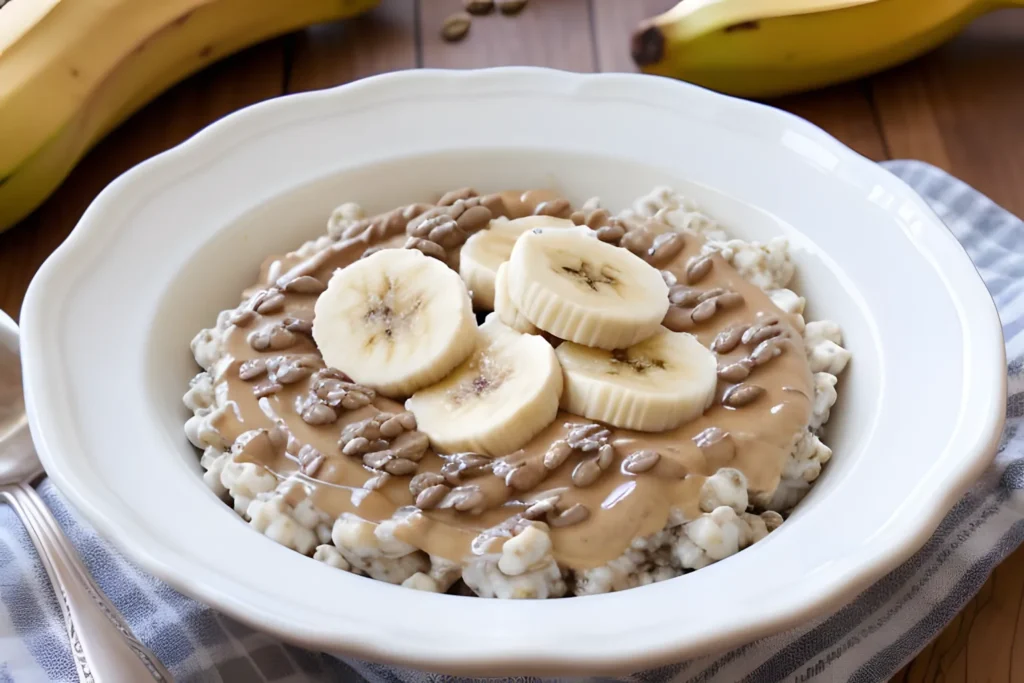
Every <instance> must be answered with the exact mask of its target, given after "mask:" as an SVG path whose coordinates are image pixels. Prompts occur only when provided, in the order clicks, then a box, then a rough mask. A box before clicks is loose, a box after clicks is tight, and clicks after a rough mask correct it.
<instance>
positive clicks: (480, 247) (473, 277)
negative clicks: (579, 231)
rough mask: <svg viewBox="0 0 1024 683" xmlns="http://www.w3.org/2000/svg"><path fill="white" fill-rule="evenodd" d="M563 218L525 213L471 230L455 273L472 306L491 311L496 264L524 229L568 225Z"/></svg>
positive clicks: (505, 257) (506, 256)
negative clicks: (475, 230)
mask: <svg viewBox="0 0 1024 683" xmlns="http://www.w3.org/2000/svg"><path fill="white" fill-rule="evenodd" d="M571 227H574V223H573V222H572V221H570V220H566V219H565V218H553V217H551V216H526V217H525V218H517V219H515V220H514V221H510V220H508V219H507V218H495V219H494V220H492V221H491V223H490V225H489V226H488V227H487V229H486V230H481V231H480V232H477V233H474V234H473V235H472V236H470V238H469V239H468V240H466V244H465V245H463V247H462V254H461V257H460V259H461V260H460V261H459V275H461V276H462V279H463V280H464V281H465V282H466V287H468V288H469V291H471V292H473V305H474V306H476V307H477V308H478V309H483V310H485V311H493V310H494V306H495V303H494V287H495V277H496V276H497V273H498V266H500V265H501V264H502V263H504V262H505V261H508V257H509V256H510V255H511V254H512V246H513V245H514V244H515V243H516V240H517V239H519V236H520V235H522V234H523V233H524V232H526V231H527V230H533V229H534V228H571Z"/></svg>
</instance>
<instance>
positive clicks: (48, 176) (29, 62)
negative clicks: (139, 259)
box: [0, 0, 379, 230]
mask: <svg viewBox="0 0 1024 683" xmlns="http://www.w3.org/2000/svg"><path fill="white" fill-rule="evenodd" d="M378 2H379V0H161V1H160V2H153V1H152V0H32V1H30V2H29V1H26V0H17V1H15V2H13V3H11V4H10V5H9V6H7V7H5V8H4V9H3V23H0V230H3V229H4V228H7V227H9V226H10V225H12V224H13V223H15V222H16V221H18V220H20V219H21V218H23V217H24V216H25V215H27V214H28V213H29V212H30V211H32V209H34V208H35V207H36V206H38V205H39V204H40V203H41V202H42V201H43V200H44V199H45V198H46V197H47V196H48V195H49V194H50V193H51V192H52V191H53V190H54V189H56V187H57V186H58V185H59V184H60V183H61V181H62V180H63V179H64V178H65V177H66V176H67V174H68V173H69V172H70V170H71V169H72V168H73V167H74V165H75V163H77V161H78V160H79V159H80V158H81V157H82V155H83V154H85V152H86V151H88V150H89V148H91V147H92V146H93V145H94V144H95V143H96V142H97V141H98V140H100V139H101V138H102V137H103V136H104V135H105V134H106V133H108V132H109V131H110V130H111V129H112V128H114V127H115V126H116V125H117V124H118V123H120V122H121V121H123V120H124V119H125V118H127V117H128V116H129V115H130V114H131V113H132V112H134V111H135V110H136V109H138V108H139V107H141V106H142V105H144V104H145V103H146V102H148V101H149V100H150V99H152V98H153V97H155V96H156V95H157V94H159V93H160V92H162V91H163V90H165V89H166V88H168V87H169V86H170V85H172V84H173V83H175V82H177V81H178V80H180V79H182V78H184V77H185V76H187V75H189V74H190V73H193V72H195V71H197V70H199V69H201V68H202V67H204V66H206V65H207V64H210V63H211V62H213V61H216V60H217V59H220V58H222V57H224V56H226V55H228V54H230V53H232V52H235V51H237V50H240V49H242V48H244V47H246V46H248V45H251V44H253V43H257V42H259V41H262V40H265V39H267V38H270V37H272V36H275V35H279V34H282V33H287V32H288V31H292V30H295V29H297V28H301V27H302V26H306V25H308V24H312V23H317V22H321V21H329V20H333V19H338V18H343V17H348V16H353V15H355V14H359V13H361V12H363V11H366V10H368V9H370V8H372V7H373V6H375V5H376V4H378ZM19 7H21V8H22V9H21V13H20V15H17V16H16V15H14V14H13V13H12V14H11V15H10V16H9V15H8V12H11V11H12V10H15V9H18V8H19ZM29 7H32V9H31V10H30V9H29Z"/></svg>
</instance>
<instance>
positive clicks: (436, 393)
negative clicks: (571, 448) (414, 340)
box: [405, 313, 562, 457]
mask: <svg viewBox="0 0 1024 683" xmlns="http://www.w3.org/2000/svg"><path fill="white" fill-rule="evenodd" d="M479 340H480V341H479V346H478V348H477V350H476V352H475V353H474V354H473V355H472V356H470V357H469V359H468V360H467V361H466V362H464V363H463V364H462V365H460V366H459V367H458V368H456V369H455V371H454V372H453V373H452V374H450V375H448V376H447V377H445V378H444V379H443V380H442V381H441V382H439V383H437V384H435V385H433V386H431V387H428V388H426V389H422V390H420V391H417V392H416V393H415V394H413V395H412V397H411V398H410V399H409V400H408V401H406V402H405V408H406V410H410V411H412V413H413V414H414V415H415V416H416V424H417V428H418V429H419V430H420V431H421V432H423V433H424V434H426V435H427V436H428V437H430V443H431V445H432V446H433V447H434V449H435V450H437V451H439V452H442V453H458V452H461V451H474V452H476V453H482V454H484V455H489V456H492V457H497V456H501V455H506V454H508V453H511V452H513V451H515V450H516V449H518V448H520V447H521V446H523V444H525V443H526V442H527V441H529V440H530V439H532V438H533V437H534V436H536V435H537V434H538V433H539V432H540V431H541V430H542V429H544V428H545V427H547V426H548V425H549V424H551V422H552V420H554V419H555V415H557V414H558V400H559V398H560V397H561V395H562V370H561V369H560V368H559V367H558V360H557V359H556V358H555V351H554V349H552V348H551V345H550V344H548V343H547V342H546V341H544V340H543V339H541V338H540V337H536V336H533V335H529V334H520V333H519V332H516V331H515V330H513V329H512V328H510V327H507V326H506V325H505V324H504V323H502V322H501V320H499V319H498V317H497V315H496V314H495V313H491V314H490V315H489V316H487V319H486V320H485V321H484V324H483V325H481V326H480V336H479Z"/></svg>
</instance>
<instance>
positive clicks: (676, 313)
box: [661, 306, 694, 332]
mask: <svg viewBox="0 0 1024 683" xmlns="http://www.w3.org/2000/svg"><path fill="white" fill-rule="evenodd" d="M661 324H662V325H664V326H665V327H667V328H668V329H670V330H671V331H673V332H685V331H686V330H689V329H691V328H692V327H693V325H694V323H693V319H691V318H690V312H689V311H687V310H685V309H682V308H676V307H675V306H671V307H669V309H668V311H666V312H665V317H664V319H663V320H662V321H661Z"/></svg>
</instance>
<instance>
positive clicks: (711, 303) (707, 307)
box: [690, 299, 718, 323]
mask: <svg viewBox="0 0 1024 683" xmlns="http://www.w3.org/2000/svg"><path fill="white" fill-rule="evenodd" d="M717 312H718V299H707V300H706V301H701V302H700V303H699V304H697V306H696V307H695V308H694V309H693V310H692V311H691V312H690V320H692V321H693V322H695V323H702V322H705V321H707V320H711V318H713V317H715V313H717Z"/></svg>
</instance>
